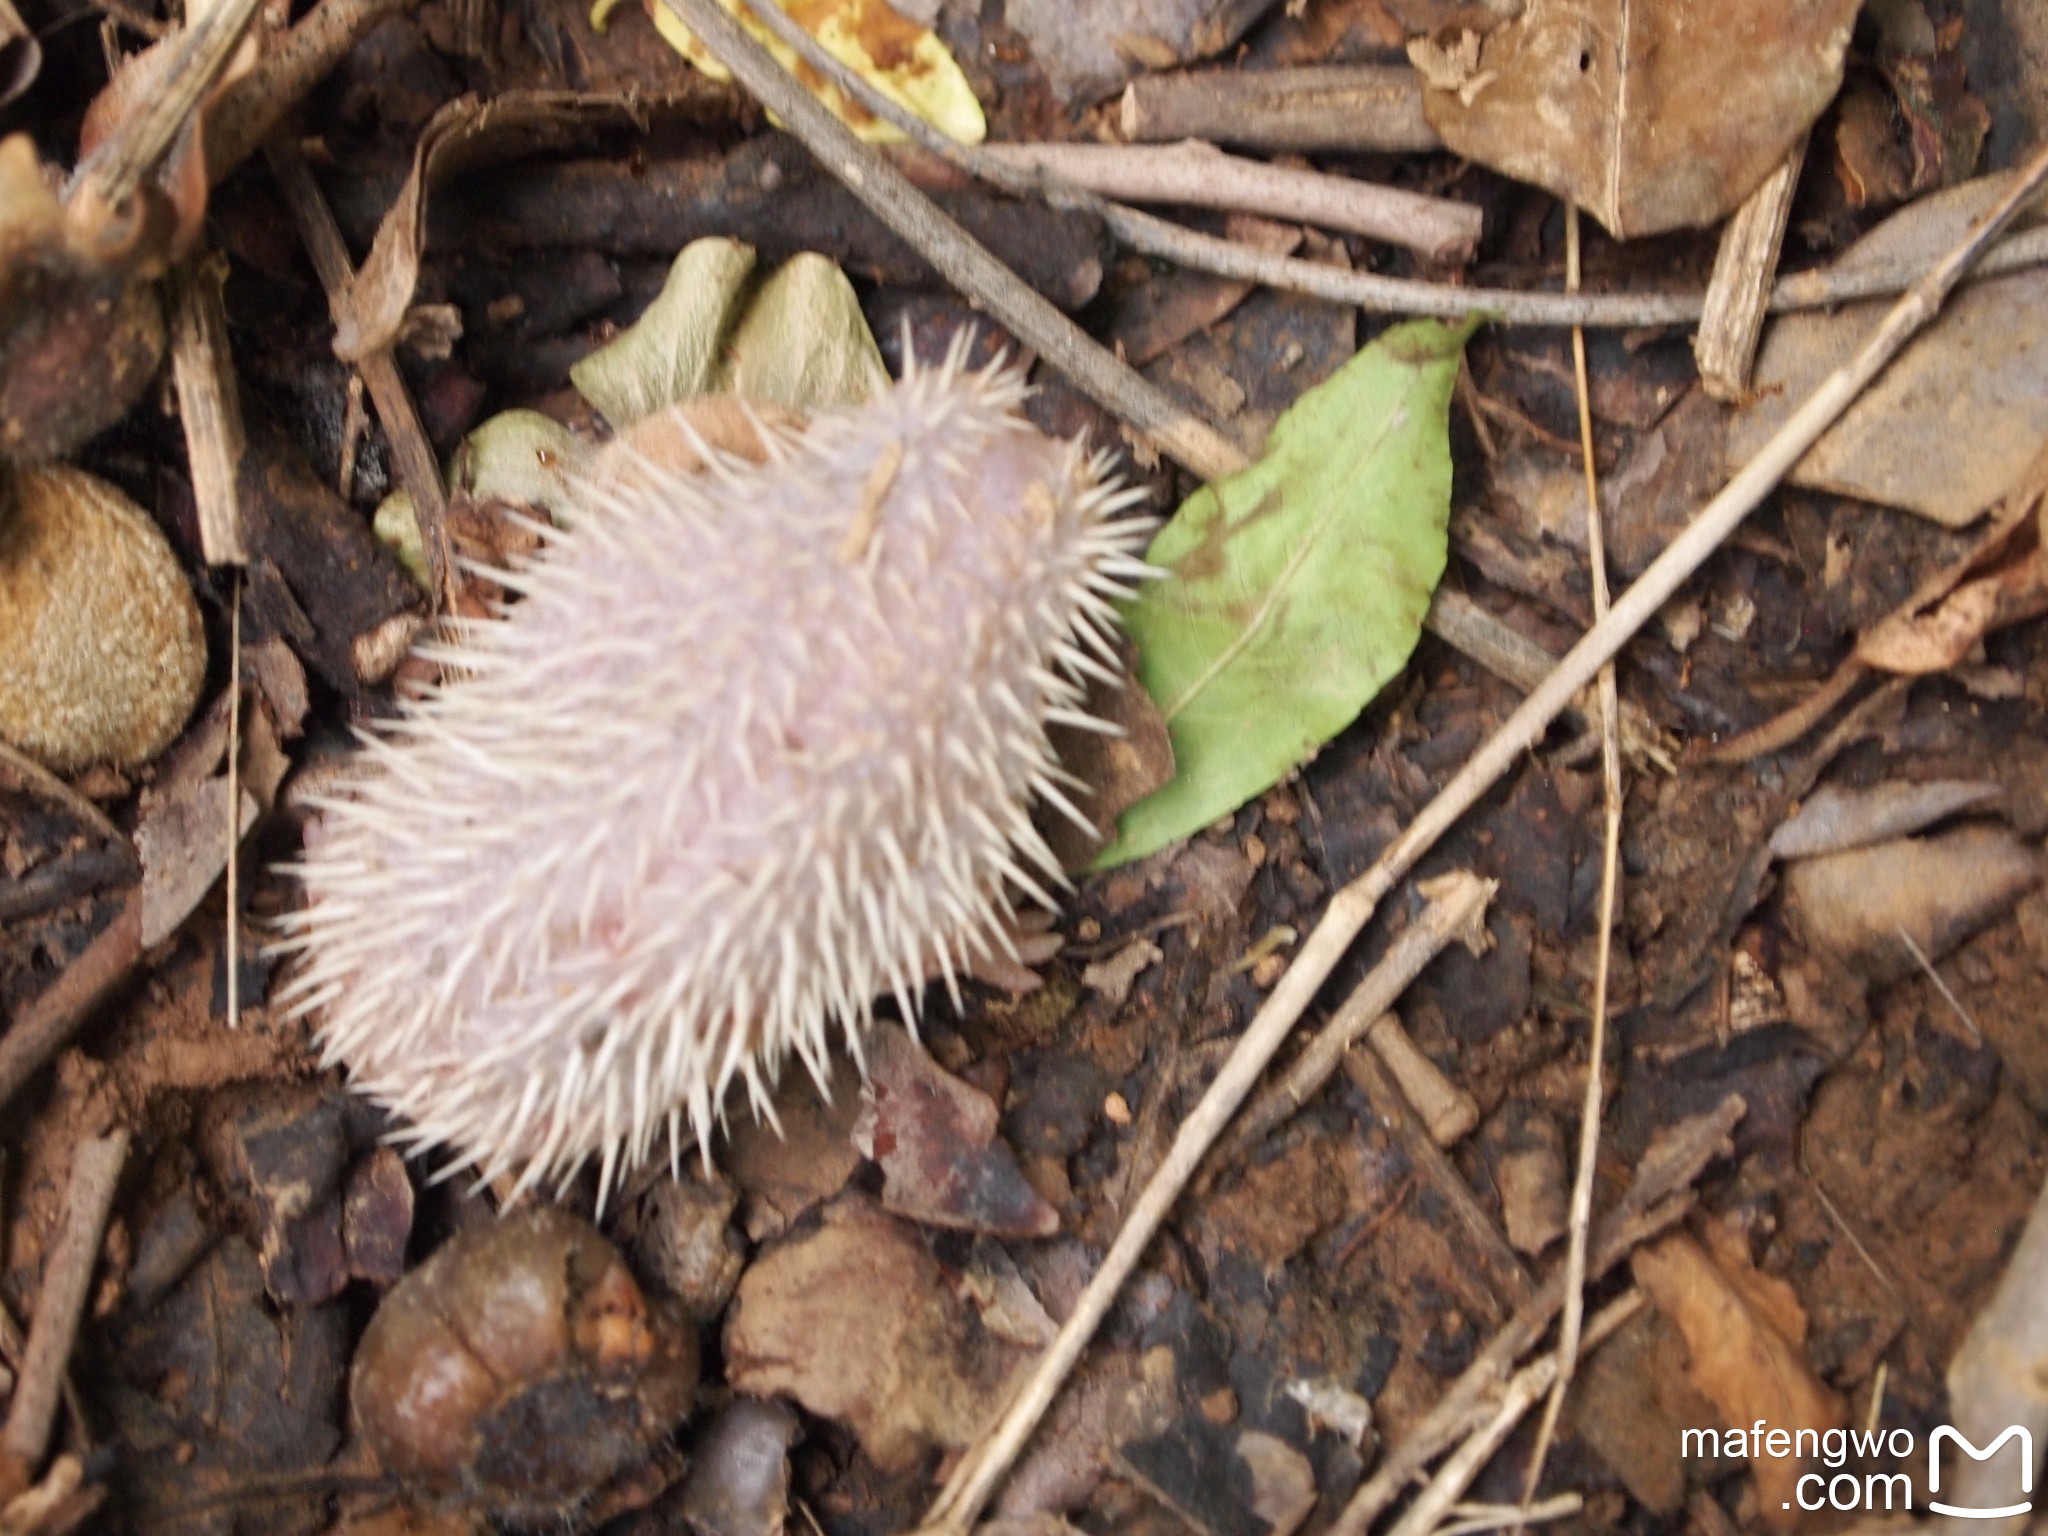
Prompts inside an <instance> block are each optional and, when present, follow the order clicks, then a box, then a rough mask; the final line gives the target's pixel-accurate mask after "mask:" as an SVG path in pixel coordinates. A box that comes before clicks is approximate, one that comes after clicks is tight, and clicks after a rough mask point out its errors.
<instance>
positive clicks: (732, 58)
mask: <svg viewBox="0 0 2048 1536" xmlns="http://www.w3.org/2000/svg"><path fill="white" fill-rule="evenodd" d="M664 3H665V4H667V6H668V7H669V9H670V10H671V11H673V12H674V13H675V14H676V15H677V16H679V17H681V18H682V20H683V22H684V24H685V25H687V26H688V27H689V28H690V30H691V31H692V32H694V33H696V34H697V39H698V41H699V42H701V43H703V44H704V46H705V47H706V48H707V49H709V50H710V52H711V54H712V55H713V57H715V58H716V59H717V60H718V61H719V62H720V63H721V64H723V65H725V67H726V68H727V69H729V70H731V71H732V73H733V77H734V78H735V79H737V80H738V81H739V82H740V84H741V85H743V86H745V87H746V88H747V90H748V91H750V92H752V93H753V95H754V96H755V97H757V98H758V99H759V100H760V102H761V104H762V105H763V106H765V107H767V108H768V109H769V110H770V111H772V112H774V113H775V114H776V116H778V117H780V118H781V119H782V121H783V124H784V125H785V126H786V127H787V128H788V129H789V131H790V132H791V133H792V134H794V135H795V136H796V137H797V138H798V139H799V140H801V141H802V143H803V145H804V147H805V148H806V149H808V150H809V151H810V152H811V153H812V154H813V155H815V156H816V157H817V159H818V163H819V164H820V165H822V166H824V167H825V169H826V170H827V171H829V172H830V173H831V174H832V175H834V176H836V177H837V178H838V179H839V180H840V181H842V182H844V183H845V185H846V188H847V190H848V191H850V192H851V193H853V195H854V196H855V197H857V198H859V199H860V200H861V201H862V202H863V203H865V204H867V206H868V207H869V208H870V209H871V210H873V212H874V214H875V216H876V217H877V218H879V219H880V220H881V221H882V222H883V223H884V224H886V225H888V226H889V228H890V229H892V230H894V231H895V232H896V233H897V234H898V235H899V236H901V237H902V238H903V240H904V242H905V243H906V244H908V245H909V246H910V247H911V248H912V249H913V250H915V251H916V252H917V253H918V254H919V255H920V256H922V257H924V259H925V260H926V261H928V262H930V263H931V265H932V267H933V268H934V269H935V270H936V271H937V272H938V273H939V275H940V276H942V277H944V278H945V279H946V280H947V281H948V282H950V283H952V284H953V285H954V286H955V287H956V288H958V289H959V290H960V291H961V292H962V293H964V294H966V295H967V296H968V297H969V298H971V299H973V300H975V301H976V302H977V303H979V304H981V305H982V307H983V308H985V309H987V310H988V312H989V313H990V314H991V315H993V316H995V318H996V319H997V320H999V321H1000V322H1002V324H1003V325H1004V326H1005V327H1006V328H1007V329H1008V330H1009V331H1010V333H1011V334H1012V335H1014V336H1015V337H1016V338H1017V339H1018V340H1019V341H1021V342H1023V343H1024V345H1026V346H1027V347H1030V348H1031V349H1032V350H1033V351H1035V352H1037V353H1038V355H1039V356H1040V357H1042V358H1044V359H1045V361H1046V362H1048V363H1050V364H1051V365H1052V366H1053V367H1054V368H1057V369H1058V370H1059V371H1060V372H1061V373H1063V374H1065V375H1066V376H1067V378H1068V379H1070V380H1071V381H1072V382H1073V383H1074V384H1075V385H1076V386H1077V387H1078V388H1080V389H1081V390H1082V391H1083V392H1084V393H1086V394H1088V395H1090V396H1092V397H1093V398H1094V399H1096V400H1097V401H1099V402H1100V403H1101V404H1102V405H1103V406H1104V407H1105V408H1107V409H1108V410H1110V411H1111V412H1113V413H1114V414H1116V415H1117V416H1119V417H1121V418H1122V419H1123V420H1124V421H1126V422H1128V423H1129V424H1130V425H1131V426H1133V427H1135V428H1137V429H1138V430H1139V431H1141V432H1144V433H1146V434H1148V435H1149V436H1150V437H1151V438H1152V439H1153V441H1154V442H1156V443H1157V444H1158V446H1159V448H1160V450H1161V451H1162V452H1164V453H1166V454H1168V455H1170V456H1172V457H1173V458H1175V459H1178V460H1179V461H1180V462H1181V463H1182V464H1185V465H1186V466H1187V467H1188V468H1189V469H1191V470H1193V471H1194V472H1195V473H1196V474H1197V475H1200V476H1201V477H1202V478H1203V479H1205V480H1216V479H1221V478H1222V477H1223V476H1225V475H1228V474H1231V473H1232V472H1234V471H1236V470H1239V469H1242V468H1243V467H1244V465H1245V463H1246V458H1245V455H1244V453H1243V451H1242V450H1240V449H1239V448H1238V447H1237V446H1236V445H1235V444H1234V443H1232V442H1231V441H1230V440H1229V439H1228V438H1226V437H1224V436H1223V435H1222V434H1221V433H1220V432H1218V431H1217V430H1216V429H1215V428H1214V427H1212V426H1210V425H1209V424H1208V423H1207V422H1204V421H1201V420H1199V419H1197V418H1196V417H1194V416H1192V415H1190V414H1189V413H1188V412H1187V411H1186V410H1184V409H1183V408H1182V407H1181V406H1180V405H1178V404H1177V403H1176V402H1175V401H1174V400H1173V399H1172V398H1171V397H1170V396H1168V395H1167V394H1166V393H1165V392H1164V391H1163V390H1160V389H1158V388H1157V387H1155V386H1154V385H1152V384H1149V383H1147V382H1146V381H1145V380H1144V379H1142V378H1140V377H1139V376H1138V374H1137V373H1136V372H1134V371H1133V370H1132V369H1130V368H1128V367H1126V366H1125V365H1124V364H1122V363H1119V362H1118V361H1117V360H1116V359H1115V358H1114V357H1113V356H1111V355H1110V354H1109V353H1108V352H1107V351H1105V350H1104V349H1103V348H1102V347H1100V346H1099V345H1097V344H1096V342H1095V341H1094V340H1093V339H1092V338H1090V337H1089V335H1088V334H1087V333H1086V332H1085V331H1083V330H1082V329H1081V328H1080V327H1079V326H1077V325H1075V324H1074V322H1073V321H1071V320H1069V319H1068V318H1067V317H1066V316H1065V315H1063V314H1061V313H1060V312H1059V310H1058V309H1056V308H1055V307H1054V306H1053V305H1052V304H1050V303H1048V302H1047V301H1046V300H1045V299H1044V298H1042V297H1041V296H1040V295H1038V294H1037V293H1035V292H1033V291H1032V290H1031V289H1030V288H1029V287H1027V286H1025V284H1024V283H1023V282H1021V281H1020V280H1019V279H1018V277H1017V275H1016V274H1015V273H1014V272H1012V271H1011V270H1010V269H1009V268H1008V267H1006V266H1004V265H1003V264H1002V263H1001V262H999V261H997V260H996V259H995V257H993V256H991V255H990V254H989V253H988V251H987V250H986V249H985V248H984V247H983V246H982V245H981V244H980V243H979V242H977V241H976V240H975V239H974V238H973V237H972V236H970V235H969V234H967V232H966V231H965V230H963V229H961V228H960V226H959V225H957V224H955V223H954V222H953V221H952V220H951V219H949V218H947V217H946V216H945V215H944V214H943V213H941V212H939V210H938V208H937V207H936V206H934V205H933V203H932V201H931V199H930V198H928V197H926V196H925V195H924V194H923V193H922V192H919V191H918V190H917V188H915V187H913V186H912V185H911V184H910V182H909V181H908V180H907V179H906V178H905V177H904V175H903V173H902V172H901V171H899V170H897V169H896V167H895V166H893V165H891V164H890V163H889V162H888V161H886V160H884V159H883V158H882V157H881V156H880V155H878V154H876V153H875V152H874V151H873V150H872V149H870V148H869V147H868V146H867V145H865V144H863V143H861V142H860V140H858V139H856V138H855V137H854V136H853V134H852V132H851V131H850V130H849V129H848V128H847V127H846V125H845V124H844V123H842V122H840V121H839V119H838V118H836V117H834V116H833V115H832V114H831V113H830V112H828V111H826V110H825V108H824V107H822V106H820V105H819V104H818V102H817V100H816V99H815V98H814V97H813V96H812V95H811V93H810V92H809V91H807V90H805V89H804V88H803V86H802V85H800V84H799V83H798V82H797V80H796V77H795V76H793V75H791V74H790V73H789V72H788V71H787V70H785V69H784V68H783V67H782V66H781V65H780V64H778V63H776V62H775V59H774V57H773V56H772V55H771V54H769V52H768V50H767V49H765V48H763V47H762V46H761V45H760V44H759V43H757V42H755V41H754V40H753V38H751V37H750V36H748V35H747V33H746V31H745V30H744V29H743V28H741V26H740V24H739V23H738V22H737V21H735V20H734V19H733V18H732V17H731V16H730V15H728V14H727V13H726V12H725V11H724V9H723V8H721V7H720V6H719V4H718V0H664Z"/></svg>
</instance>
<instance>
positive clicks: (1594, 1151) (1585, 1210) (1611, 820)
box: [1522, 203, 1622, 1504]
mask: <svg viewBox="0 0 2048 1536" xmlns="http://www.w3.org/2000/svg"><path fill="white" fill-rule="evenodd" d="M1564 235H1565V287H1566V288H1567V289H1568V290H1571V291H1576V290H1577V289H1578V286H1579V207H1578V204H1576V203H1568V204H1566V205H1565V211H1564ZM1572 382H1573V386H1574V388H1575V389H1576V390H1577V393H1578V401H1579V455H1580V459H1581V462H1582V463H1583V464H1584V465H1585V472H1586V563H1587V566H1588V568H1589V570H1590V572H1591V575H1592V588H1593V621H1594V622H1595V623H1596V624H1597V623H1598V622H1599V621H1600V620H1601V619H1604V618H1606V617H1607V610H1608V607H1609V602H1608V595H1607V538H1606V531H1605V529H1604V527H1603V526H1602V524H1601V520H1600V479H1599V475H1600V472H1599V469H1598V467H1597V466H1596V464H1595V462H1594V457H1593V407H1592V391H1591V390H1590V389H1589V388H1588V386H1587V381H1586V333H1585V331H1584V330H1583V329H1581V328H1580V327H1578V326H1574V327H1572ZM1599 693H1600V782H1601V791H1602V793H1601V799H1602V804H1603V808H1604V811H1605V816H1604V825H1603V828H1602V837H1601V856H1600V919H1599V922H1600V926H1599V929H1598V937H1597V939H1596V940H1595V945H1596V949H1595V957H1594V964H1593V1024H1592V1031H1591V1035H1590V1038H1589V1039H1588V1041H1587V1044H1586V1092H1585V1099H1584V1102H1583V1105H1582V1107H1581V1110H1580V1119H1579V1166H1578V1170H1577V1173H1576V1176H1575V1177H1574V1178H1573V1180H1572V1200H1571V1215H1570V1220H1569V1222H1568V1224H1567V1225H1568V1230H1569V1233H1570V1237H1569V1241H1568V1242H1567V1244H1566V1247H1565V1265H1564V1314H1563V1316H1562V1317H1561V1318H1560V1320H1559V1322H1558V1328H1557V1353H1556V1361H1557V1371H1556V1379H1555V1381H1553V1382H1552V1384H1551V1388H1550V1397H1549V1399H1548V1401H1546V1402H1545V1403H1544V1405H1543V1419H1542V1422H1541V1423H1539V1424H1538V1425H1537V1429H1536V1444H1535V1447H1534V1448H1533V1449H1532V1450H1531V1451H1530V1453H1529V1470H1528V1473H1527V1476H1526V1477H1525V1478H1524V1479H1523V1482H1522V1502H1523V1503H1524V1504H1533V1503H1534V1502H1535V1500H1536V1489H1537V1486H1538V1484H1540V1483H1541V1482H1542V1481H1543V1464H1544V1462H1545V1461H1546V1460H1547V1459H1548V1457H1549V1455H1550V1442H1551V1438H1552V1436H1554V1435H1555V1434H1556V1433H1557V1420H1558V1415H1559V1414H1560V1413H1562V1412H1563V1411H1564V1395H1565V1393H1566V1392H1567V1391H1569V1390H1570V1388H1571V1384H1572V1376H1573V1373H1574V1372H1575V1371H1576V1370H1577V1369H1578V1361H1579V1328H1580V1325H1581V1323H1582V1322H1583V1320H1584V1318H1585V1305H1586V1301H1585V1290H1586V1238H1587V1234H1588V1233H1589V1232H1590V1231H1591V1229H1592V1225H1593V1169H1594V1166H1595V1164H1596V1163H1597V1162H1598V1160H1599V1156H1600V1109H1601V1102H1600V1101H1601V1092H1602V1086H1603V1079H1602V1076H1601V1074H1602V1071H1603V1068H1604V1065H1605V1059H1606V1055H1607V987H1608V978H1609V974H1610V972H1611V969H1612V966H1613V961H1614V887H1615V880H1616V875H1617V872H1618V859H1619V853H1620V849H1621V805H1622V790H1621V705H1620V698H1619V695H1618V694H1617V693H1616V690H1615V681H1614V663H1613V662H1611V661H1610V662H1609V663H1607V665H1606V666H1604V667H1602V668H1601V669H1600V680H1599Z"/></svg>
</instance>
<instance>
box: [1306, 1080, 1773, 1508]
mask: <svg viewBox="0 0 2048 1536" xmlns="http://www.w3.org/2000/svg"><path fill="white" fill-rule="evenodd" d="M1743 1108H1744V1106H1743V1103H1742V1100H1741V1099H1740V1098H1737V1097H1735V1096H1734V1095H1732V1094H1731V1095H1730V1096H1729V1097H1728V1098H1726V1099H1724V1100H1722V1101H1721V1104H1720V1105H1719V1107H1718V1108H1716V1109H1713V1110H1710V1111H1708V1112H1707V1113H1705V1114H1701V1115H1695V1116H1693V1117H1692V1118H1690V1119H1688V1120H1684V1121H1681V1122H1680V1123H1679V1124H1678V1125H1676V1126H1673V1127H1672V1128H1671V1130H1670V1131H1668V1132H1667V1133H1666V1134H1665V1135H1664V1136H1663V1137H1662V1138H1661V1139H1660V1140H1659V1141H1658V1142H1657V1143H1656V1144H1655V1145H1653V1146H1652V1147H1651V1149H1650V1151H1649V1153H1648V1154H1647V1155H1646V1156H1645V1157H1644V1158H1643V1161H1642V1163H1641V1164H1640V1165H1639V1166H1638V1167H1637V1169H1636V1176H1635V1180H1634V1182H1633V1183H1632V1184H1631V1185H1630V1186H1629V1190H1628V1193H1627V1194H1625V1195H1623V1196H1622V1198H1621V1200H1620V1202H1619V1203H1618V1204H1617V1205H1616V1206H1615V1207H1614V1209H1613V1210H1611V1211H1609V1212H1608V1213H1607V1214H1606V1215H1605V1216H1603V1217H1602V1218H1601V1219H1600V1222H1599V1224H1598V1225H1597V1226H1596V1227H1595V1229H1594V1234H1593V1243H1592V1254H1591V1258H1590V1261H1589V1263H1588V1265H1587V1271H1588V1273H1589V1274H1592V1275H1595V1276H1598V1275H1603V1274H1605V1273H1606V1272H1607V1271H1608V1270H1609V1269H1611V1268H1613V1267H1614V1266H1615V1265H1616V1264H1618V1263H1620V1262H1621V1260H1622V1259H1624V1258H1626V1257H1627V1256H1628V1254H1629V1253H1630V1252H1631V1251H1632V1250H1633V1249H1634V1248H1635V1246H1636V1244H1638V1243H1640V1242H1642V1241H1644V1240H1645V1239H1646V1238H1649V1237H1652V1236H1654V1235H1655V1234H1656V1233H1658V1232H1661V1231H1663V1230H1664V1229H1665V1228H1666V1227H1668V1226H1670V1225H1671V1224H1672V1223H1673V1222H1676V1221H1677V1220H1678V1219H1679V1217H1681V1216H1682V1215H1684V1213H1685V1210H1686V1208H1687V1207H1688V1206H1689V1205H1690V1204H1691V1200H1690V1196H1689V1194H1688V1193H1687V1191H1688V1189H1689V1186H1690V1185H1691V1184H1692V1181H1693V1180H1694V1179H1696V1178H1698V1177H1699V1175H1700V1170H1702V1169H1703V1168H1705V1167H1706V1166H1707V1164H1708V1163H1709V1162H1711V1161H1713V1159H1714V1158H1716V1157H1720V1156H1724V1155H1725V1154H1726V1153H1727V1152H1728V1151H1729V1141H1728V1136H1729V1133H1730V1132H1731V1131H1732V1130H1734V1128H1735V1122H1736V1121H1738V1120H1739V1119H1741V1118H1742V1114H1743ZM1563 1305H1564V1276H1563V1275H1561V1274H1559V1275H1552V1276H1551V1277H1550V1279H1548V1280H1547V1281H1545V1282H1544V1284H1543V1285H1542V1287H1541V1288H1540V1289H1539V1290H1538V1291H1537V1292H1536V1294H1535V1296H1534V1297H1532V1298H1531V1299H1530V1300H1529V1301H1528V1302H1527V1303H1526V1304H1525V1305H1524V1306H1522V1307H1521V1308H1520V1309H1519V1310H1517V1311H1516V1313H1515V1315H1514V1316H1513V1317H1512V1318H1510V1319H1509V1320H1508V1321H1507V1323H1506V1324H1505V1325H1504V1326H1503V1327H1502V1328H1501V1329H1500V1331H1499V1332H1498V1333H1496V1334H1495V1335H1494V1336H1493V1337H1492V1338H1491V1339H1490V1340H1488V1341H1487V1344H1486V1347H1485V1348H1484V1349H1482V1350H1480V1352H1479V1354H1478V1355H1477V1357H1475V1358H1474V1360H1473V1361H1472V1363H1471V1364H1470V1365H1469V1366H1467V1367H1466V1368H1465V1372H1464V1374H1463V1375H1461V1376H1460V1377H1459V1378H1458V1379H1457V1380H1456V1381H1454V1382H1453V1383H1451V1386H1450V1388H1449V1390H1447V1391H1446V1392H1445V1393H1444V1395H1443V1396H1442V1397H1440V1398H1438V1399H1437V1401H1436V1405H1435V1406H1434V1407H1432V1408H1431V1409H1430V1410H1429V1412H1427V1413H1425V1414H1424V1415H1423V1416H1422V1418H1421V1419H1420V1420H1419V1421H1417V1422H1416V1424H1415V1425H1414V1426H1413V1427H1411V1428H1410V1429H1409V1431H1408V1434H1407V1437H1406V1438H1405V1439H1403V1440H1402V1441H1401V1443H1400V1444H1399V1445H1397V1446H1394V1447H1393V1448H1392V1449H1390V1450H1389V1451H1388V1452H1387V1453H1386V1455H1385V1456H1383V1457H1382V1458H1381V1460H1380V1464H1379V1466H1378V1467H1377V1468H1375V1469H1374V1471H1373V1475H1372V1476H1371V1477H1370V1478H1368V1479H1367V1480H1366V1482H1365V1483H1364V1485H1363V1486H1361V1487H1360V1488H1359V1490H1358V1492H1356V1493H1355V1494H1353V1495H1352V1496H1351V1502H1350V1503H1349V1504H1347V1505H1346V1506H1345V1507H1344V1511H1343V1513H1342V1514H1340V1515H1339V1516H1338V1517H1337V1519H1336V1521H1335V1523H1334V1524H1332V1525H1331V1527H1330V1529H1329V1531H1328V1533H1327V1536H1365V1531H1366V1530H1367V1528H1368V1527H1369V1526H1371V1524H1372V1522H1373V1521H1374V1520H1376V1519H1378V1518H1379V1516H1380V1515H1381V1514H1382V1513H1383V1512H1384V1511H1385V1510H1386V1508H1387V1506H1388V1505H1390V1504H1392V1503H1393V1502H1394V1500H1395V1499H1397V1498H1399V1497H1400V1496H1401V1493H1402V1491H1403V1490H1404V1489H1406V1488H1407V1486H1408V1484H1409V1482H1410V1481H1411V1480H1412V1479H1413V1478H1415V1477H1416V1476H1417V1475H1418V1474H1419V1473H1420V1472H1421V1470H1422V1469H1423V1468H1424V1467H1425V1466H1427V1465H1428V1464H1429V1463H1430V1462H1431V1461H1432V1460H1434V1459H1435V1458H1436V1457H1437V1456H1438V1455H1439V1454H1441V1453H1442V1452H1443V1451H1445V1450H1447V1449H1448V1448H1449V1447H1450V1446H1451V1445H1453V1444H1454V1443H1456V1441H1457V1440H1458V1439H1459V1437H1460V1436H1462V1435H1463V1434H1464V1433H1465V1429H1466V1426H1467V1425H1468V1424H1469V1423H1470V1422H1471V1421H1472V1420H1471V1415H1472V1414H1473V1413H1474V1411H1475V1410H1476V1409H1477V1408H1478V1406H1479V1405H1480V1404H1481V1403H1483V1402H1484V1401H1486V1400H1487V1399H1489V1398H1490V1397H1491V1396H1492V1394H1494V1393H1495V1392H1497V1391H1498V1390H1499V1388H1500V1385H1501V1383H1502V1382H1504V1381H1506V1380H1507V1378H1508V1375H1509V1373H1510V1372H1511V1371H1512V1370H1513V1369H1514V1365H1515V1362H1516V1361H1517V1360H1519V1359H1521V1358H1522V1356H1523V1355H1524V1354H1526V1353H1527V1352H1528V1351H1529V1350H1530V1349H1531V1348H1532V1347H1533V1346H1534V1345H1535V1343H1536V1341H1537V1340H1538V1339H1539V1338H1541V1337H1542V1336H1543V1331H1544V1330H1545V1329H1546V1328H1548V1327H1549V1326H1550V1320H1551V1319H1552V1318H1553V1317H1555V1316H1557V1313H1558V1309H1559V1308H1560V1307H1561V1306H1563Z"/></svg>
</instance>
